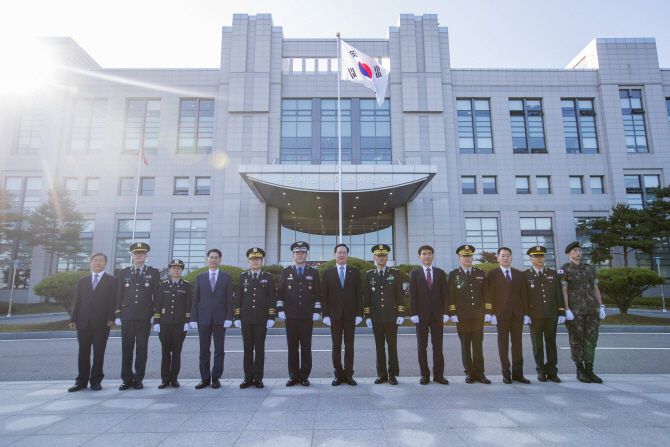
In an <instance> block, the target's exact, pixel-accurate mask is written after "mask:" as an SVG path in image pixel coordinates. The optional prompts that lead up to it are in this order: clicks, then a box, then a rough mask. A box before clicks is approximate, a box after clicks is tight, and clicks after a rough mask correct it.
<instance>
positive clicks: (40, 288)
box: [33, 272, 89, 316]
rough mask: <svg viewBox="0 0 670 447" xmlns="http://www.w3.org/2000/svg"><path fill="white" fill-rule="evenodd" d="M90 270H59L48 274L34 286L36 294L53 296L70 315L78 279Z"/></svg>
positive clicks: (47, 296) (45, 296) (46, 296)
mask: <svg viewBox="0 0 670 447" xmlns="http://www.w3.org/2000/svg"><path fill="white" fill-rule="evenodd" d="M88 274H89V272H58V273H55V274H53V275H51V276H47V277H46V278H44V279H42V281H40V282H38V283H37V284H36V285H35V287H33V292H35V295H37V296H42V297H44V298H46V299H47V301H48V298H53V299H55V300H56V302H58V303H60V304H61V305H62V306H63V307H64V308H65V310H66V311H67V313H68V314H70V316H72V304H73V303H74V292H75V290H76V288H77V281H79V278H82V277H84V276H86V275H88Z"/></svg>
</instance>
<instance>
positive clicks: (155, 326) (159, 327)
mask: <svg viewBox="0 0 670 447" xmlns="http://www.w3.org/2000/svg"><path fill="white" fill-rule="evenodd" d="M154 331H156V333H157V334H160V333H161V325H160V324H154Z"/></svg>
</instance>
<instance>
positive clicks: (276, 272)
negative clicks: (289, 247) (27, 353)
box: [263, 264, 284, 287]
mask: <svg viewBox="0 0 670 447" xmlns="http://www.w3.org/2000/svg"><path fill="white" fill-rule="evenodd" d="M282 270H284V266H283V265H280V264H270V265H264V266H263V271H264V272H268V273H271V274H272V276H273V277H274V279H275V287H277V286H278V285H279V276H280V275H281V271H282Z"/></svg>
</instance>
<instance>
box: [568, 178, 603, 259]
mask: <svg viewBox="0 0 670 447" xmlns="http://www.w3.org/2000/svg"><path fill="white" fill-rule="evenodd" d="M592 178H593V177H592ZM598 219H601V218H600V217H575V233H576V234H577V242H579V245H580V246H581V247H582V253H583V256H582V260H583V261H588V262H589V263H590V264H592V265H593V266H594V267H595V268H596V270H600V269H603V268H607V267H611V264H612V263H611V262H610V261H607V262H604V263H602V264H594V263H593V262H592V261H591V249H592V248H593V244H591V235H592V234H593V233H594V232H595V231H597V230H594V229H593V223H594V222H595V221H596V220H598Z"/></svg>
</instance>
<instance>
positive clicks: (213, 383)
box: [212, 377, 221, 388]
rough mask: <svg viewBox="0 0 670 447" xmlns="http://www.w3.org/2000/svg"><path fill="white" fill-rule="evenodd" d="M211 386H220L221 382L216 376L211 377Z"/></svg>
mask: <svg viewBox="0 0 670 447" xmlns="http://www.w3.org/2000/svg"><path fill="white" fill-rule="evenodd" d="M212 388H221V382H219V378H218V377H212Z"/></svg>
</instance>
